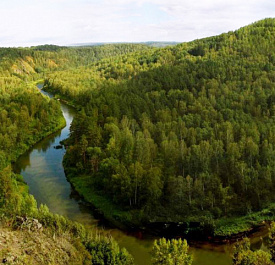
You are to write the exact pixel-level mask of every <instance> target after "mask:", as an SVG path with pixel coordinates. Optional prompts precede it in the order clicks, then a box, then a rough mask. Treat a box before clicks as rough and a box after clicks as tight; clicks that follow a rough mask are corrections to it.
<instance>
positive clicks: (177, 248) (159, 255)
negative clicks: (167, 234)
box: [152, 238, 192, 265]
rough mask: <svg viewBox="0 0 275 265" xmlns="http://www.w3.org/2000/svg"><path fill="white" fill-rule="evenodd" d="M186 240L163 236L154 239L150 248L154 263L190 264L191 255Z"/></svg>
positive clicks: (169, 264) (166, 264)
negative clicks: (151, 248)
mask: <svg viewBox="0 0 275 265" xmlns="http://www.w3.org/2000/svg"><path fill="white" fill-rule="evenodd" d="M188 248H189V247H188V245H187V241H186V240H181V239H172V240H169V239H168V240H167V239H165V238H162V239H158V240H155V242H154V246H153V250H152V263H153V264H154V265H160V264H163V265H191V264H192V256H191V255H190V254H188Z"/></svg>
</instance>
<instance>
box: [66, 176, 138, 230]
mask: <svg viewBox="0 0 275 265" xmlns="http://www.w3.org/2000/svg"><path fill="white" fill-rule="evenodd" d="M68 179H69V181H70V182H71V184H72V185H73V186H74V188H75V190H76V191H77V192H78V193H79V194H80V195H81V196H83V198H84V199H85V201H87V202H89V203H90V204H92V205H93V206H94V207H95V208H96V209H97V211H98V212H99V213H100V214H102V215H103V216H104V219H106V220H107V221H109V222H110V223H111V224H112V225H115V226H116V227H119V228H121V229H125V228H126V227H128V226H133V215H134V213H135V212H134V211H123V210H122V209H120V208H119V207H118V206H117V205H115V204H114V203H112V202H111V201H110V200H109V199H108V198H106V197H104V196H102V195H100V194H98V193H96V192H95V191H94V190H93V189H92V188H90V187H91V185H90V183H91V177H89V176H77V177H74V176H73V175H72V174H68Z"/></svg>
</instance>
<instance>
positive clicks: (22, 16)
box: [0, 0, 275, 47]
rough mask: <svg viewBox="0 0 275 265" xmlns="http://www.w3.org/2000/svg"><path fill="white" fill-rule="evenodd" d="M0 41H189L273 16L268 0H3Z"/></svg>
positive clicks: (13, 44) (11, 44) (61, 43)
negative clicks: (228, 1)
mask: <svg viewBox="0 0 275 265" xmlns="http://www.w3.org/2000/svg"><path fill="white" fill-rule="evenodd" d="M0 17H1V22H2V23H1V24H0V30H1V35H0V47H31V46H38V45H44V44H46V43H53V44H54V45H58V46H72V45H75V44H79V43H80V44H82V43H84V44H85V43H141V42H151V41H152V42H178V43H182V42H189V41H192V40H195V39H201V38H205V37H210V36H216V35H219V34H222V33H226V32H228V31H234V30H237V29H238V28H240V27H243V26H246V25H249V24H251V23H253V22H256V21H258V20H262V19H264V18H268V17H271V18H273V17H275V2H274V1H272V0H263V1H259V0H250V1H248V0H232V1H230V3H225V2H224V1H222V0H198V1H196V2H192V3H190V2H189V1H187V0H169V1H168V0H117V1H111V0H102V1H95V0H78V1H77V0H42V1H39V2H38V1H35V0H26V1H24V3H22V2H21V1H19V0H3V1H1V3H0Z"/></svg>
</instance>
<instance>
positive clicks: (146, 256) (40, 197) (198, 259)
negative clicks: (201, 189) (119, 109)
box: [14, 85, 264, 265]
mask: <svg viewBox="0 0 275 265" xmlns="http://www.w3.org/2000/svg"><path fill="white" fill-rule="evenodd" d="M38 88H39V89H41V88H42V85H38ZM41 92H42V93H43V94H45V95H48V96H49V97H51V95H49V94H48V93H46V92H44V91H43V90H41ZM61 108H62V112H63V115H64V117H65V119H66V127H64V128H63V129H62V130H60V131H58V132H56V133H54V134H52V135H50V136H48V137H46V138H44V139H43V140H42V141H40V142H39V143H37V144H36V145H34V146H33V148H31V149H30V150H29V151H27V152H26V153H25V154H23V155H22V156H20V157H19V159H18V160H17V162H16V163H15V167H14V168H15V171H16V172H17V173H19V174H21V175H23V177H24V180H25V181H26V182H27V184H28V186H29V192H30V193H31V194H32V195H33V196H34V197H35V199H36V200H37V202H38V204H41V203H43V204H46V205H47V206H48V207H49V209H50V210H51V211H52V212H53V213H58V214H61V215H64V216H67V217H68V218H70V219H72V220H75V221H78V222H80V223H82V224H84V225H85V226H88V227H98V228H104V229H105V230H106V231H107V232H108V233H110V234H111V235H112V236H113V237H114V238H115V239H116V241H117V242H118V244H119V245H120V246H121V247H125V248H126V249H127V250H128V251H129V252H130V253H131V254H132V255H133V257H134V259H135V264H137V265H149V264H151V263H150V250H151V248H152V244H153V240H154V238H153V237H150V236H143V238H140V237H136V236H135V235H131V234H127V233H125V232H122V231H120V230H119V229H116V228H110V227H107V226H106V225H105V226H104V225H103V224H102V222H101V220H99V219H97V218H96V215H95V214H94V213H93V210H92V209H91V208H90V207H89V206H87V205H86V204H85V202H83V201H82V200H81V198H80V197H79V196H78V195H77V193H76V192H75V191H74V190H73V188H72V187H71V185H70V183H69V182H68V181H67V179H66V176H65V173H64V169H63V166H62V160H63V156H64V154H65V149H56V148H54V147H56V146H57V145H59V142H60V141H62V140H64V139H66V138H68V136H69V132H70V130H69V129H70V124H71V122H72V120H73V118H74V116H75V113H76V111H75V110H74V109H73V108H71V107H69V106H67V105H65V104H64V103H62V102H61ZM254 246H255V247H256V248H261V247H262V248H263V247H264V244H262V242H261V241H260V237H255V238H254ZM231 250H232V246H231V245H222V246H215V245H212V244H206V243H204V244H201V245H200V246H199V247H191V248H190V252H191V253H192V254H193V258H194V262H193V265H230V264H231V257H230V252H231Z"/></svg>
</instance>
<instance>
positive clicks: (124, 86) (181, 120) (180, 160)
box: [45, 19, 275, 234]
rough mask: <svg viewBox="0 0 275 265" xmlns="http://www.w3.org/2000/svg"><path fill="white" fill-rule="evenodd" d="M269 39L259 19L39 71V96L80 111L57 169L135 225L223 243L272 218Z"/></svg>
mask: <svg viewBox="0 0 275 265" xmlns="http://www.w3.org/2000/svg"><path fill="white" fill-rule="evenodd" d="M274 30H275V22H274V19H266V20H262V21H259V22H256V23H253V24H251V25H249V26H247V27H243V28H241V29H239V30H237V31H235V32H229V33H226V34H222V35H219V36H216V37H210V38H206V39H201V40H195V41H193V42H190V43H183V44H179V45H176V46H172V47H166V48H162V49H155V48H152V49H147V50H142V51H135V52H133V53H129V54H125V55H119V56H115V57H110V58H105V59H103V60H99V61H96V62H93V63H91V64H90V65H87V66H81V67H80V68H75V69H73V70H71V69H66V70H64V71H56V72H52V73H50V74H48V75H47V76H46V81H45V89H46V90H47V89H48V90H49V91H51V92H52V93H55V94H56V95H57V96H58V97H61V98H64V99H66V100H69V101H70V102H71V103H72V104H74V105H75V106H78V107H79V109H80V111H79V115H78V117H77V118H76V119H75V120H74V122H73V124H72V127H71V135H70V138H69V139H68V141H66V146H67V152H66V156H65V160H64V166H65V169H66V171H67V173H68V177H69V179H70V180H71V181H72V183H74V185H76V186H77V187H78V191H79V192H80V193H83V194H84V196H86V198H87V199H88V200H90V201H91V202H92V203H93V202H94V203H97V200H98V199H97V198H98V197H104V199H106V200H108V201H109V203H110V204H112V205H114V207H116V208H117V209H118V211H117V213H115V219H120V221H122V222H124V223H125V222H126V223H127V222H129V223H131V224H133V223H134V224H135V225H140V224H143V225H144V224H148V223H152V222H169V221H173V222H182V221H183V220H184V221H197V220H204V223H205V224H206V226H207V228H209V225H210V226H211V227H212V228H211V230H212V233H215V234H228V233H229V234H230V233H234V232H238V231H235V230H234V229H239V230H242V229H247V225H248V226H251V223H252V222H253V221H254V219H255V218H258V217H259V219H260V220H261V219H263V218H269V217H268V216H269V215H273V214H274V204H273V203H274V192H273V191H274V185H275V182H274V181H275V179H274V178H275V175H274V173H275V160H274V157H275V151H274V144H275V138H274V135H275V126H274V124H275V123H274V115H275V112H274V111H275V107H274V103H275V91H274V81H275V80H274V73H275V68H274V63H275V53H274V52H275V50H274V36H275V35H274ZM263 209H264V211H263V212H261V210H263ZM103 211H104V210H103ZM255 212H257V213H258V215H257V216H256V217H255V215H253V213H255ZM108 214H109V213H106V215H108ZM262 215H267V216H262ZM242 216H250V217H249V218H248V220H247V222H248V224H247V223H246V224H245V222H246V221H245V222H244V223H240V227H237V228H236V225H235V224H234V222H233V223H232V224H231V223H230V222H231V221H232V218H235V217H242ZM229 220H230V221H229ZM226 221H228V224H226V225H227V226H228V227H227V228H225V227H224V223H226ZM257 221H258V220H257Z"/></svg>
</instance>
